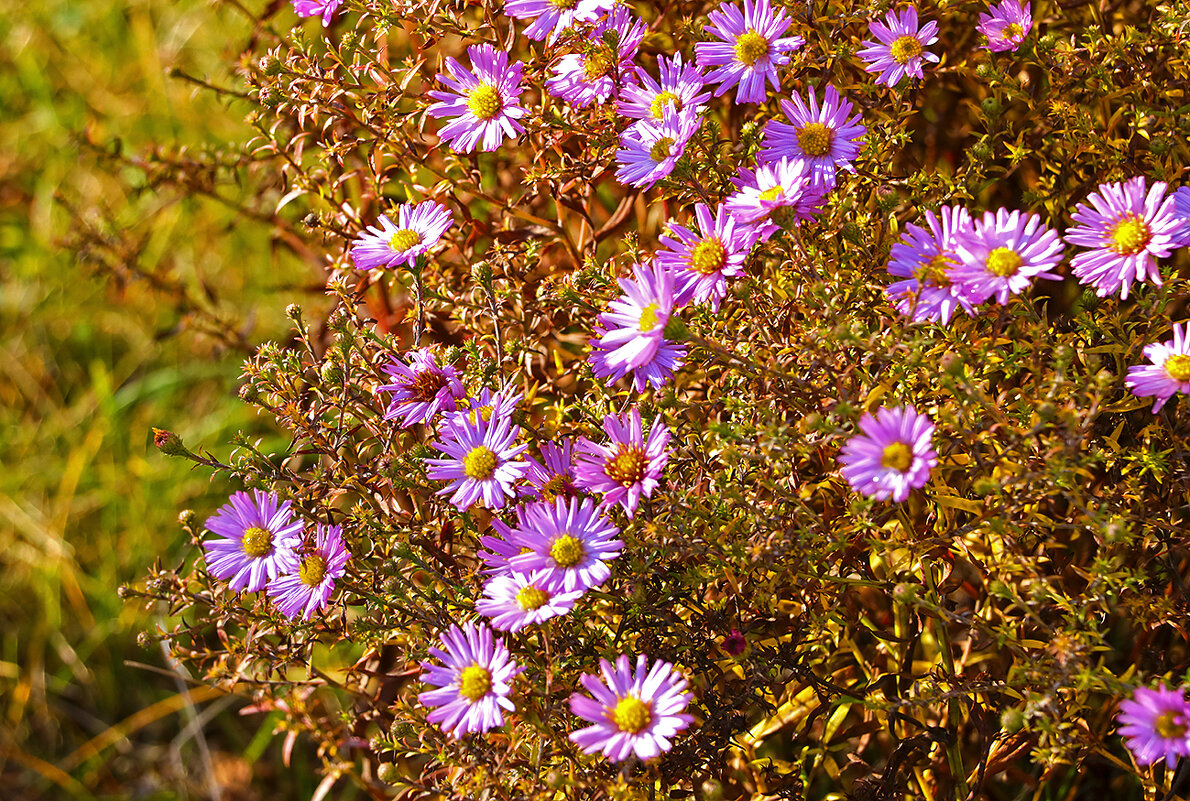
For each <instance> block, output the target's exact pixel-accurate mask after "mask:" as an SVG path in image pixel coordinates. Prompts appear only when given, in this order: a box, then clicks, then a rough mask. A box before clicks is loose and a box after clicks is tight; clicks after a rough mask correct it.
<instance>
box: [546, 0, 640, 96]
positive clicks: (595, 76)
mask: <svg viewBox="0 0 1190 801" xmlns="http://www.w3.org/2000/svg"><path fill="white" fill-rule="evenodd" d="M644 37H645V24H644V22H642V21H641V20H639V19H637V18H636V17H634V16H633V15H632V12H630V11H629V10H628V8H627V6H622V5H620V6H616V7H615V10H613V11H612V12H611V13H610V14H608V15H607V16H606V17H604V18H603V19H602V20H601V21H600V22H599V24H598V25H596V26H595V28H594V30H592V31H591V35H590V36H589V37H587V40H586V42H585V44H584V47H585V48H586V49H585V50H584V52H582V53H570V54H568V55H565V56H562V58H560V59H559V60H558V63H557V64H555V65H554V75H553V77H552V78H550V79H549V80H547V81H546V82H545V88H546V90H547V91H548V92H549V93H550V94H551V95H553V96H554V97H560V98H562V99H563V100H565V101H567V102H570V103H574V104H575V105H576V106H589V105H591V104H592V103H598V102H601V101H602V100H604V99H605V98H607V97H609V96H611V95H613V94H616V93H617V92H619V91H620V90H621V89H622V88H623V87H625V86H629V85H631V84H634V83H636V70H635V68H634V67H633V64H632V60H633V59H634V58H636V51H637V50H638V49H639V48H640V43H641V40H642V39H644Z"/></svg>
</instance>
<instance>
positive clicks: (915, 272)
mask: <svg viewBox="0 0 1190 801" xmlns="http://www.w3.org/2000/svg"><path fill="white" fill-rule="evenodd" d="M925 219H926V225H928V226H929V230H928V231H927V230H926V229H924V228H922V227H921V226H919V225H914V224H913V223H909V224H908V225H907V226H905V235H904V236H903V237H902V240H901V241H900V242H897V243H896V244H895V245H893V247H892V252H891V253H889V259H888V272H889V273H890V274H891V275H894V276H897V277H898V278H905V279H907V280H904V281H896V282H894V283H892V284H889V285H888V286H887V287H885V289H884V292H885V294H886V295H888V297H889V300H891V301H893V303H895V304H896V307H897V311H899V312H900V313H901V314H904V315H912V317H913V320H914V321H915V322H925V321H927V320H941V321H942V322H943V323H947V322H950V317H951V315H952V314H954V312H955V309H957V308H959V307H960V306H961V307H962V308H963V310H964V311H966V312H967V313H968V314H973V313H974V309H973V308H972V305H971V302H970V301H969V300H967V298H966V297H964V296H963V294H962V293H961V292H960V291H959V288H958V287H957V286H955V285H954V284H953V283H952V282H951V279H950V276H949V274H948V272H949V270H950V269H951V268H952V267H953V266H954V265H955V264H957V263H958V260H959V255H958V252H957V250H956V248H957V246H958V240H959V237H960V236H961V235H963V234H964V233H966V232H968V231H970V230H971V227H972V222H971V215H970V214H969V213H968V212H967V210H966V209H964V208H961V207H958V206H943V207H942V208H941V209H939V210H938V214H936V215H935V214H934V212H932V211H927V212H926V213H925Z"/></svg>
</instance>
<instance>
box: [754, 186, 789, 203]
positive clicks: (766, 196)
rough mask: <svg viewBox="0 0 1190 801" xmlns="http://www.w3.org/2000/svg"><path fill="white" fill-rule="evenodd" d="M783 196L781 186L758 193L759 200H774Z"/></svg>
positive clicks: (783, 189)
mask: <svg viewBox="0 0 1190 801" xmlns="http://www.w3.org/2000/svg"><path fill="white" fill-rule="evenodd" d="M784 194H785V188H784V187H782V186H774V187H770V188H769V189H766V190H764V191H763V192H761V193H760V199H761V200H776V199H777V198H779V197H781V196H782V195H784Z"/></svg>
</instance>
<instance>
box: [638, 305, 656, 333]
mask: <svg viewBox="0 0 1190 801" xmlns="http://www.w3.org/2000/svg"><path fill="white" fill-rule="evenodd" d="M657 308H658V307H657V304H656V303H650V304H649V305H648V306H645V307H644V308H643V309H641V310H640V331H641V333H642V334H647V333H649V332H650V331H652V330H653V329H654V328H656V327H657Z"/></svg>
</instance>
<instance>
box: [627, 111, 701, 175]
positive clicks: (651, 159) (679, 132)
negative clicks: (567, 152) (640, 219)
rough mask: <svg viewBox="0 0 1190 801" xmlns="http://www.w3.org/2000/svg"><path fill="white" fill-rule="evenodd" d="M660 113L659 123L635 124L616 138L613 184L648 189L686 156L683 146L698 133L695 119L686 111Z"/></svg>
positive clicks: (696, 118)
mask: <svg viewBox="0 0 1190 801" xmlns="http://www.w3.org/2000/svg"><path fill="white" fill-rule="evenodd" d="M664 112H665V116H664V118H663V119H662V120H661V122H651V121H643V122H639V123H637V124H636V125H633V126H631V127H629V128H628V129H627V130H626V131H624V133H623V134H621V135H620V149H619V150H617V151H616V161H618V162H619V169H617V170H616V180H618V181H619V182H620V183H622V184H627V185H628V186H639V187H643V188H645V189H648V188H649V187H651V186H652V185H653V184H655V183H657V182H658V181H660V180H661V179H662V178H664V177H665V176H667V175H669V174H670V173H671V172H673V170H674V165H675V164H677V163H678V159H680V158H681V157H682V154H683V153H685V152H686V143H687V142H688V141H690V137H691V136H693V135H694V132H695V131H697V130H698V117H696V116H694V114H693V113H692V112H689V111H687V112H683V113H679V112H677V111H674V110H673V107H672V106H669V107H666V108H665V109H664Z"/></svg>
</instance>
